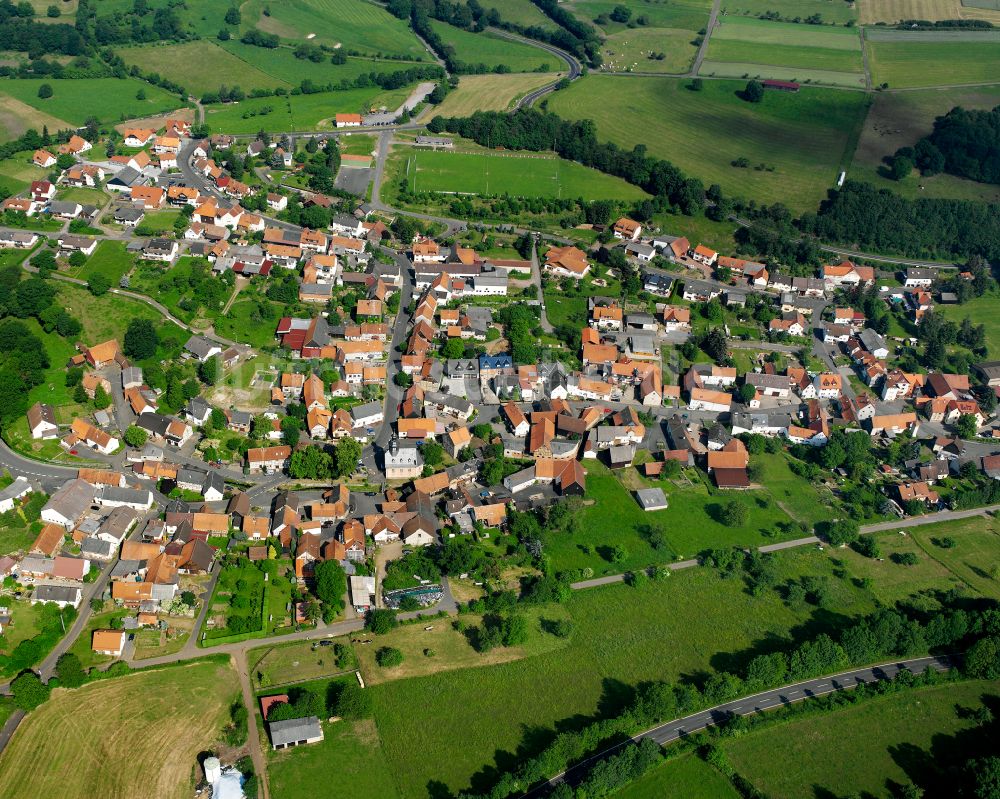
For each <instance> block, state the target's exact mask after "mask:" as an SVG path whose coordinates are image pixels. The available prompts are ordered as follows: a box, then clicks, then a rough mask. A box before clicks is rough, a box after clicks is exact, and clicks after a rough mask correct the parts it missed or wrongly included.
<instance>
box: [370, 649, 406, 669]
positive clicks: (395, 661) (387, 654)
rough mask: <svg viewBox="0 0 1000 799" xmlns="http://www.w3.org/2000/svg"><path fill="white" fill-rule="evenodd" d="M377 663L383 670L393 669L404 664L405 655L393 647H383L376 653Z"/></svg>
mask: <svg viewBox="0 0 1000 799" xmlns="http://www.w3.org/2000/svg"><path fill="white" fill-rule="evenodd" d="M375 662H376V663H378V665H379V666H381V667H382V668H383V669H392V668H395V667H396V666H399V665H401V664H402V662H403V653H402V652H400V651H399V650H398V649H396V648H395V647H392V646H383V647H382V648H381V649H379V650H378V651H377V652H376V653H375Z"/></svg>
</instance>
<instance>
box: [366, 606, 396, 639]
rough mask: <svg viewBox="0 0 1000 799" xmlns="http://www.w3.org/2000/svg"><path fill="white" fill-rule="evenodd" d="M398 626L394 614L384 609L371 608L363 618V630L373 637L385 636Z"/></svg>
mask: <svg viewBox="0 0 1000 799" xmlns="http://www.w3.org/2000/svg"><path fill="white" fill-rule="evenodd" d="M398 624H399V622H398V621H397V620H396V614H395V613H393V612H392V611H391V610H386V609H385V608H373V609H372V610H369V611H368V613H367V615H366V616H365V628H366V629H367V630H369V631H370V632H373V633H375V635H385V634H386V633H387V632H389V631H390V630H392V629H393V628H394V627H396V626H397V625H398Z"/></svg>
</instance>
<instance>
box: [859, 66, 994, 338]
mask: <svg viewBox="0 0 1000 799" xmlns="http://www.w3.org/2000/svg"><path fill="white" fill-rule="evenodd" d="M998 105H1000V86H981V87H977V88H967V89H926V90H922V91H907V92H878V93H876V94H875V96H874V98H873V102H872V107H871V110H870V111H869V112H868V117H867V118H866V120H865V127H864V130H863V131H862V133H861V138H860V140H859V141H858V149H857V150H856V151H855V153H854V160H853V162H852V163H851V168H850V169H849V170H848V174H849V176H850V177H852V178H854V179H858V180H866V181H869V182H871V183H874V184H875V185H877V186H879V187H885V188H889V189H892V190H893V191H895V192H897V193H899V194H903V195H904V196H907V197H918V196H919V197H946V198H951V199H956V200H981V201H986V202H997V201H1000V187H997V186H992V185H990V184H988V183H977V182H975V181H972V180H964V179H962V178H958V177H955V176H954V175H948V174H945V173H943V172H942V173H941V174H939V175H934V176H932V177H923V176H922V175H920V174H919V173H917V172H916V171H914V173H913V174H912V175H910V176H909V177H907V178H904V179H903V180H899V181H897V180H892V179H890V178H888V177H884V176H883V175H882V174H880V170H882V169H884V165H883V163H882V159H883V158H885V157H886V156H891V155H892V154H893V153H895V152H896V150H898V149H899V148H900V147H912V146H913V145H914V144H916V143H917V141H918V140H920V139H921V138H922V137H924V136H926V135H927V134H929V133H930V132H931V130H932V128H933V125H934V119H935V117H938V116H941V115H942V114H945V113H947V112H948V111H949V110H951V109H952V108H954V107H955V106H961V107H962V108H967V109H984V110H989V109H992V108H995V107H996V106H998ZM941 307H942V308H944V307H945V306H941ZM997 346H998V347H1000V340H998V341H997Z"/></svg>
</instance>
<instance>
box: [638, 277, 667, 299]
mask: <svg viewBox="0 0 1000 799" xmlns="http://www.w3.org/2000/svg"><path fill="white" fill-rule="evenodd" d="M673 287H674V279H673V278H672V277H669V276H668V275H661V274H660V273H658V272H647V273H646V275H645V277H644V279H643V284H642V288H643V290H644V291H648V292H649V293H650V294H657V295H659V296H660V297H669V296H670V292H671V291H672V290H673Z"/></svg>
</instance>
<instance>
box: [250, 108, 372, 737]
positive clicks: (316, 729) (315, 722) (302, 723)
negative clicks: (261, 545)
mask: <svg viewBox="0 0 1000 799" xmlns="http://www.w3.org/2000/svg"><path fill="white" fill-rule="evenodd" d="M342 116H345V117H358V123H357V124H358V125H360V124H361V121H360V120H361V116H360V115H359V114H337V117H338V119H339V117H342ZM337 127H344V125H341V124H340V122H339V121H338V123H337ZM267 731H268V734H269V735H270V736H271V746H272V748H274V749H275V750H278V749H288V748H289V747H292V746H302V745H303V744H314V743H318V742H319V741H322V740H323V728H322V727H320V724H319V719H318V718H316V717H315V716H306V717H305V718H301V719H287V720H285V721H271V722H268V725H267Z"/></svg>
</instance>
